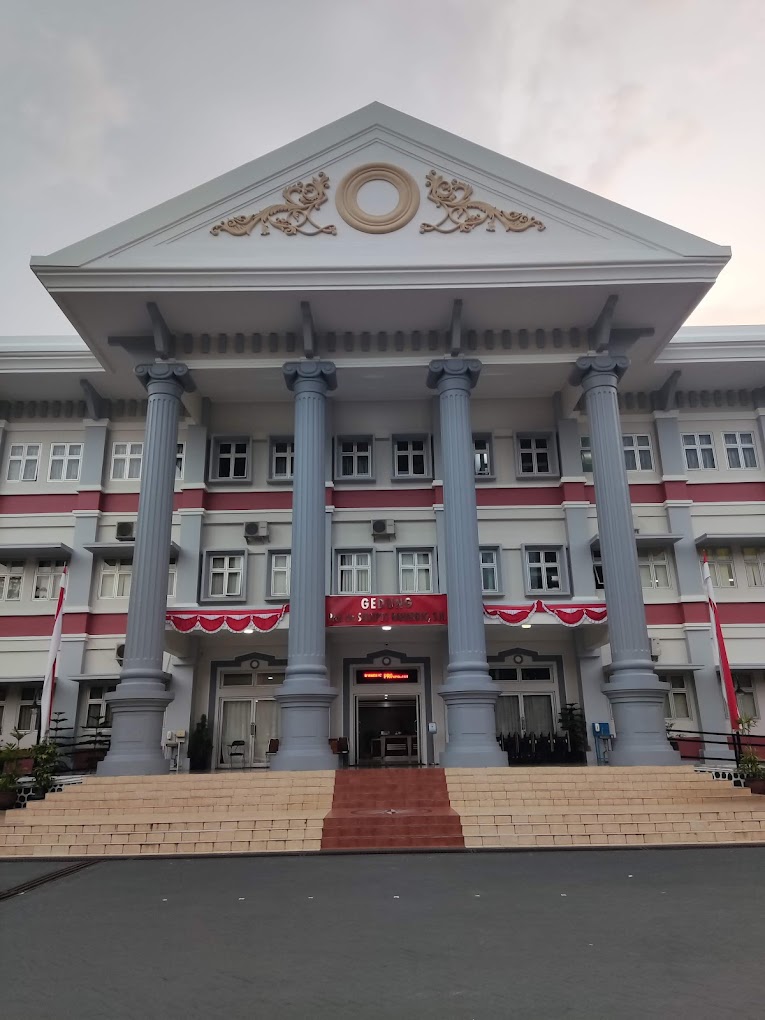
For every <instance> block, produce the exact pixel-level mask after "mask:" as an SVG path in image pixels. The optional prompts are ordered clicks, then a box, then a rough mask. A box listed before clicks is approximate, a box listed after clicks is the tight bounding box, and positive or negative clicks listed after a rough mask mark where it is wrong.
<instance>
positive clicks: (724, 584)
mask: <svg viewBox="0 0 765 1020" xmlns="http://www.w3.org/2000/svg"><path fill="white" fill-rule="evenodd" d="M705 552H706V556H707V563H708V564H709V576H710V577H711V578H712V586H713V587H714V588H735V587H736V571H735V569H734V567H733V550H732V549H730V548H728V547H727V546H717V547H716V548H714V549H706V550H705Z"/></svg>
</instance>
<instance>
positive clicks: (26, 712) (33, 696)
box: [16, 687, 40, 731]
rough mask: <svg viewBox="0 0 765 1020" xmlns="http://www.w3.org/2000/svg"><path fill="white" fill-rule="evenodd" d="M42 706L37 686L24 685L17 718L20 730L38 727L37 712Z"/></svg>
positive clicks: (17, 725)
mask: <svg viewBox="0 0 765 1020" xmlns="http://www.w3.org/2000/svg"><path fill="white" fill-rule="evenodd" d="M39 710H40V706H39V704H38V702H37V688H35V687H22V688H21V700H20V702H19V714H18V717H17V719H16V727H17V729H20V730H26V731H29V730H35V729H37V714H38V712H39Z"/></svg>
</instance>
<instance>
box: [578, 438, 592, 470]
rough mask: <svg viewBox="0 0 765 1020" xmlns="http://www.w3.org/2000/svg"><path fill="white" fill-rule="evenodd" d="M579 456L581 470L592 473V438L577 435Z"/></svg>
mask: <svg viewBox="0 0 765 1020" xmlns="http://www.w3.org/2000/svg"><path fill="white" fill-rule="evenodd" d="M579 456H580V457H581V459H582V472H583V473H584V474H586V475H591V474H592V440H591V439H590V437H589V436H580V437H579Z"/></svg>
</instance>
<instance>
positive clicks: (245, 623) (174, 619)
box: [166, 603, 289, 634]
mask: <svg viewBox="0 0 765 1020" xmlns="http://www.w3.org/2000/svg"><path fill="white" fill-rule="evenodd" d="M288 611H289V603H285V604H284V605H283V606H279V607H278V608H275V609H245V610H242V611H241V612H227V613H221V612H219V611H218V612H216V611H214V610H208V611H207V612H205V611H204V610H200V611H198V612H184V611H183V610H182V609H171V610H170V611H169V612H168V613H167V616H166V620H167V623H168V624H169V625H170V627H172V629H173V630H177V631H178V632H179V633H180V634H191V633H192V632H193V631H202V632H203V633H204V634H215V633H217V632H218V631H219V630H228V631H231V632H232V633H233V634H244V633H245V632H247V631H251V630H257V631H260V632H261V633H262V634H265V633H266V632H267V631H269V630H273V629H274V627H276V626H277V624H279V623H280V622H281V620H282V619H283V618H284V614H285V613H287V612H288Z"/></svg>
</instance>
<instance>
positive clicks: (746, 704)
mask: <svg viewBox="0 0 765 1020" xmlns="http://www.w3.org/2000/svg"><path fill="white" fill-rule="evenodd" d="M731 677H732V679H733V689H734V691H735V693H736V704H737V705H738V712H739V715H741V716H743V717H745V718H746V719H758V718H759V713H758V712H757V701H756V699H755V696H754V676H753V674H752V673H748V672H746V671H744V670H732V671H731Z"/></svg>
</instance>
